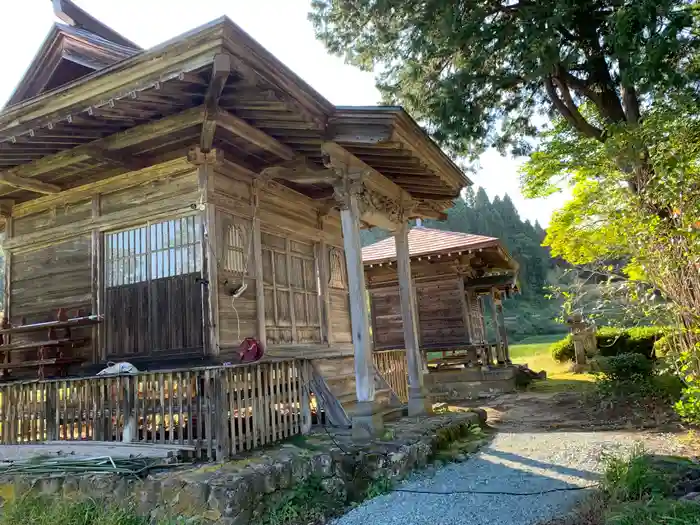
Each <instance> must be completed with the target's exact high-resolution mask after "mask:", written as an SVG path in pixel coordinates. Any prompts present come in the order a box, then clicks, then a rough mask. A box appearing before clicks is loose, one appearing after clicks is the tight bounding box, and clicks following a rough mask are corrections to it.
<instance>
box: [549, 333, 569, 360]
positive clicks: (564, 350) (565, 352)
mask: <svg viewBox="0 0 700 525" xmlns="http://www.w3.org/2000/svg"><path fill="white" fill-rule="evenodd" d="M549 350H550V352H551V353H552V359H554V360H555V361H559V362H560V363H563V362H564V361H573V360H574V356H575V354H574V340H573V338H572V337H571V334H569V335H567V336H566V337H565V338H564V339H562V340H561V341H557V342H556V343H552V345H551V346H550V347H549Z"/></svg>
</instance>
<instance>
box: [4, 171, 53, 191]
mask: <svg viewBox="0 0 700 525" xmlns="http://www.w3.org/2000/svg"><path fill="white" fill-rule="evenodd" d="M0 184H5V185H6V186H12V187H13V188H19V189H21V190H28V191H33V192H35V193H43V194H45V195H50V194H53V193H60V191H61V188H60V187H59V186H56V185H55V184H49V183H47V182H41V181H40V180H34V179H25V178H24V177H20V176H18V175H15V174H14V173H12V172H11V171H6V172H4V173H0Z"/></svg>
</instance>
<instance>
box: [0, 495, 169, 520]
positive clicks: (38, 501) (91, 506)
mask: <svg viewBox="0 0 700 525" xmlns="http://www.w3.org/2000/svg"><path fill="white" fill-rule="evenodd" d="M179 522H181V520H178V519H177V518H164V519H161V520H158V521H152V520H150V519H149V518H148V517H146V516H140V515H138V514H137V513H136V511H135V510H134V509H133V508H131V507H129V506H117V505H111V504H107V503H105V502H102V501H96V500H94V499H87V498H85V499H71V498H61V497H51V496H38V495H32V494H27V495H25V496H23V497H21V498H18V499H16V500H14V501H9V502H7V503H5V505H4V506H3V508H2V515H1V516H0V525H59V524H60V525H149V524H154V525H172V524H177V523H179Z"/></svg>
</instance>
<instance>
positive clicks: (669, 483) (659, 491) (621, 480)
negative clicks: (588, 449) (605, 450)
mask: <svg viewBox="0 0 700 525" xmlns="http://www.w3.org/2000/svg"><path fill="white" fill-rule="evenodd" d="M603 459H604V466H605V470H604V473H603V480H602V482H601V487H602V489H603V499H604V504H605V506H606V507H607V509H605V510H604V511H603V512H602V516H601V519H600V520H595V521H594V523H601V524H602V525H700V505H698V503H696V502H691V501H682V500H677V499H675V498H673V492H674V485H675V484H676V482H678V481H679V480H680V479H683V477H685V476H686V475H688V474H689V473H690V474H695V472H691V471H694V469H695V468H696V467H695V465H693V464H692V462H689V461H687V460H684V459H682V458H678V459H677V458H670V457H662V458H654V457H652V456H649V455H646V454H645V453H644V450H643V449H642V448H641V446H636V447H635V448H634V449H633V450H632V453H631V454H630V455H629V456H628V457H621V456H618V455H608V456H605V457H604V458H603ZM586 523H588V522H586Z"/></svg>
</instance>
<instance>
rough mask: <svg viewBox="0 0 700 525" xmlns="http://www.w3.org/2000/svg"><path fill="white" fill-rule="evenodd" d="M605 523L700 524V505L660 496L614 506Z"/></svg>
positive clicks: (645, 524) (647, 524)
mask: <svg viewBox="0 0 700 525" xmlns="http://www.w3.org/2000/svg"><path fill="white" fill-rule="evenodd" d="M605 525H700V505H698V504H697V503H695V502H690V501H679V500H675V499H667V498H660V499H655V500H651V501H639V502H634V503H627V504H625V505H620V506H617V507H613V508H612V509H611V511H610V512H609V513H608V517H607V519H606V520H605Z"/></svg>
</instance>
